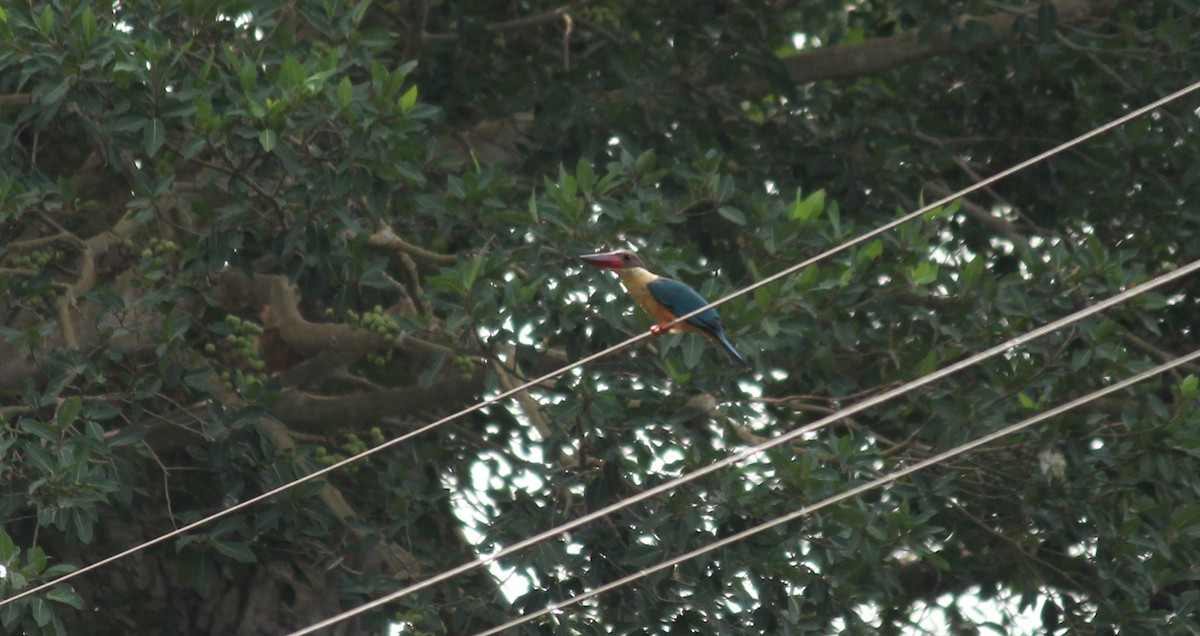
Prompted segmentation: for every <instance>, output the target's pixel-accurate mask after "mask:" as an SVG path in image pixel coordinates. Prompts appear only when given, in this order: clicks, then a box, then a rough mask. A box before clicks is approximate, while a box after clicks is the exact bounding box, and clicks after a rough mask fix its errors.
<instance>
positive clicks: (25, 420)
mask: <svg viewBox="0 0 1200 636" xmlns="http://www.w3.org/2000/svg"><path fill="white" fill-rule="evenodd" d="M17 426H18V427H19V428H20V429H21V430H22V431H25V432H26V433H29V434H30V435H34V436H36V437H38V438H41V439H42V440H44V441H47V442H50V443H51V444H57V443H58V441H59V440H58V433H56V432H54V430H53V429H51V428H50V427H49V426H46V425H45V424H43V423H41V422H39V421H37V420H35V419H33V418H32V417H22V418H21V420H20V422H18V424H17ZM32 450H33V449H27V451H32Z"/></svg>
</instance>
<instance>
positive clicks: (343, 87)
mask: <svg viewBox="0 0 1200 636" xmlns="http://www.w3.org/2000/svg"><path fill="white" fill-rule="evenodd" d="M353 100H354V86H353V85H352V84H351V83H350V78H349V77H343V78H342V81H340V82H338V87H337V101H338V106H341V107H342V108H345V107H347V106H349V105H350V102H352V101H353Z"/></svg>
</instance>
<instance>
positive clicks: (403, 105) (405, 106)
mask: <svg viewBox="0 0 1200 636" xmlns="http://www.w3.org/2000/svg"><path fill="white" fill-rule="evenodd" d="M416 103H417V85H416V84H413V85H412V87H410V88H409V89H408V90H406V91H404V94H403V95H401V96H400V112H402V113H405V114H407V113H408V111H410V110H412V107H413V106H415V105H416Z"/></svg>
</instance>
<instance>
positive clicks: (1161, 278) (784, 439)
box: [290, 259, 1200, 636]
mask: <svg viewBox="0 0 1200 636" xmlns="http://www.w3.org/2000/svg"><path fill="white" fill-rule="evenodd" d="M1196 271H1200V259H1197V260H1195V261H1192V262H1191V263H1188V264H1187V265H1184V266H1182V267H1178V268H1176V269H1174V270H1171V271H1168V272H1165V273H1163V274H1159V275H1158V276H1155V277H1154V278H1151V279H1149V280H1147V281H1144V282H1142V283H1140V284H1137V285H1134V286H1133V287H1130V288H1128V289H1126V290H1125V291H1123V292H1119V293H1117V294H1114V295H1113V296H1110V297H1108V298H1106V299H1104V300H1102V301H1100V302H1097V303H1095V304H1093V305H1088V306H1087V307H1084V308H1083V309H1079V310H1077V311H1075V312H1072V313H1070V314H1068V315H1066V316H1063V317H1061V318H1059V319H1057V320H1053V321H1051V322H1048V323H1046V324H1044V325H1042V326H1041V327H1038V328H1036V329H1033V330H1030V331H1027V332H1025V333H1023V334H1021V335H1019V336H1016V337H1014V338H1010V339H1008V340H1005V341H1004V342H1001V343H1000V344H997V345H994V346H992V347H989V348H988V349H985V350H983V351H981V352H979V353H976V354H973V355H970V356H968V357H966V358H963V359H962V360H960V361H958V362H955V363H953V364H950V365H947V366H945V367H942V368H941V369H938V370H936V371H933V372H930V373H927V374H925V375H923V376H920V377H918V378H916V379H913V380H910V381H908V382H905V383H904V384H901V385H899V386H897V387H894V388H891V389H888V390H886V391H884V392H882V393H879V394H877V395H874V396H872V397H869V398H867V399H864V400H861V401H859V402H857V403H855V404H852V405H850V406H847V407H845V408H842V409H840V410H838V411H835V412H834V413H831V414H829V415H827V416H825V417H823V418H821V419H818V420H816V421H814V422H811V423H809V424H806V425H804V426H801V427H798V428H795V429H793V430H791V431H788V432H787V433H783V434H782V435H778V436H776V437H772V438H770V439H768V440H765V441H763V442H760V443H758V444H755V445H754V446H751V447H749V448H746V449H744V450H742V451H739V452H737V453H734V454H733V455H729V456H727V457H725V458H722V459H719V460H717V461H715V462H713V463H711V464H709V465H707V466H704V467H701V468H698V469H696V470H694V471H692V472H690V473H686V474H684V475H680V476H679V477H675V478H673V479H670V480H668V481H665V482H663V483H661V484H658V485H656V486H652V487H649V488H646V489H644V490H642V491H640V492H638V493H637V494H635V495H631V496H629V497H626V498H624V499H620V500H618V501H615V502H613V503H611V504H608V505H606V506H604V507H602V508H599V509H597V510H594V511H592V512H589V513H587V514H584V515H581V516H579V517H577V518H575V519H572V520H570V521H567V522H564V523H562V524H559V525H557V526H554V527H553V528H550V529H548V530H544V531H542V532H539V533H537V534H534V535H531V536H528V537H526V538H524V539H521V540H519V541H517V542H515V543H513V544H511V545H509V546H508V547H505V548H503V549H501V550H498V551H496V552H494V553H492V554H490V555H486V556H482V557H479V558H477V559H475V560H473V561H468V562H466V563H463V564H460V565H458V566H455V567H453V568H450V569H448V570H444V571H442V572H440V573H438V574H436V575H433V576H430V577H428V578H426V579H423V580H421V581H418V582H417V583H414V584H412V585H408V586H406V587H404V588H401V589H400V590H397V591H395V592H392V593H390V594H387V595H384V596H381V597H379V598H377V599H375V600H373V601H369V602H367V603H364V604H362V605H359V606H357V607H354V608H351V609H349V610H346V611H344V612H341V613H339V614H337V615H335V616H332V617H330V618H327V619H325V620H323V621H321V622H318V623H315V624H313V625H311V626H309V627H307V628H305V629H302V630H299V631H296V632H292V634H291V635H290V636H300V635H301V634H310V633H312V632H314V631H316V630H318V629H323V628H325V627H329V626H331V625H334V624H337V623H339V622H341V621H343V620H345V619H347V618H350V617H353V616H357V615H358V614H362V613H364V612H367V611H370V610H372V609H375V608H377V607H380V606H382V605H386V604H387V603H390V602H392V601H395V600H397V599H400V598H403V597H405V596H408V595H409V594H413V593H415V592H418V591H420V590H423V589H425V588H428V587H432V586H433V585H436V584H438V583H441V582H443V581H446V580H448V579H451V578H453V577H455V576H458V575H459V574H463V573H464V572H468V571H471V570H474V569H477V568H480V567H483V566H485V565H488V564H490V563H493V562H495V561H498V560H500V559H503V558H505V557H508V556H511V555H513V554H515V553H517V552H519V551H521V550H524V549H525V548H528V547H530V546H533V545H537V544H538V543H541V542H543V541H546V540H548V539H551V538H553V537H555V536H557V535H560V534H562V533H564V532H569V531H571V530H573V529H575V528H578V527H579V526H582V525H584V524H587V523H590V522H592V521H595V520H597V519H600V518H602V517H605V516H608V515H610V514H612V513H614V512H616V511H618V510H623V509H625V508H628V507H630V506H632V505H634V504H637V503H640V502H642V501H645V500H647V499H650V498H652V497H656V496H658V495H660V494H662V493H665V492H667V491H669V490H673V489H674V488H677V487H679V486H681V485H683V484H685V483H688V482H691V481H694V480H696V479H699V478H701V477H704V476H705V475H709V474H711V473H714V472H716V471H718V470H721V469H723V468H727V467H729V466H732V465H733V464H736V463H738V462H740V461H742V460H744V459H747V458H749V457H752V456H754V455H757V454H759V453H763V452H765V451H768V450H770V449H772V448H776V447H778V446H781V445H783V444H786V443H788V442H791V441H792V440H795V439H797V438H799V437H801V436H803V435H806V434H808V433H812V432H814V431H817V430H819V429H821V428H824V427H826V426H828V425H830V424H832V423H834V422H836V421H838V420H842V419H845V418H847V417H850V416H853V415H856V414H858V413H861V412H862V411H866V410H868V409H870V408H873V407H875V406H878V405H879V404H882V403H884V402H887V401H889V400H892V399H895V398H897V397H899V396H901V395H904V394H906V393H909V392H911V391H914V390H916V389H919V388H921V387H923V386H925V385H928V384H932V383H933V382H936V381H938V380H941V379H942V378H945V377H947V376H950V375H953V374H955V373H958V372H959V371H962V370H963V369H966V368H968V367H971V366H974V365H976V364H979V363H980V362H983V361H984V360H987V359H989V358H992V357H995V356H997V355H999V354H1001V353H1004V352H1007V351H1010V350H1012V349H1015V348H1017V347H1020V346H1021V345H1024V344H1026V343H1028V342H1031V341H1033V340H1036V339H1037V338H1040V337H1042V336H1045V335H1047V334H1049V333H1053V332H1055V331H1058V330H1059V329H1062V328H1063V327H1066V326H1069V325H1072V324H1074V323H1076V322H1079V321H1081V320H1083V319H1085V318H1088V317H1090V316H1093V315H1095V314H1097V313H1099V312H1101V311H1104V310H1106V309H1109V308H1111V307H1114V306H1116V305H1119V304H1121V303H1123V302H1125V301H1127V300H1129V299H1131V298H1134V297H1136V296H1138V295H1140V294H1144V293H1146V292H1148V291H1151V290H1153V289H1156V288H1158V287H1161V286H1163V285H1166V284H1168V283H1170V282H1173V281H1176V280H1178V279H1180V278H1183V277H1184V276H1187V275H1189V274H1192V273H1195V272H1196Z"/></svg>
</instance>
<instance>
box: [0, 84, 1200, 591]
mask: <svg viewBox="0 0 1200 636" xmlns="http://www.w3.org/2000/svg"><path fill="white" fill-rule="evenodd" d="M1198 89H1200V82H1196V83H1194V84H1191V85H1189V86H1187V87H1185V88H1182V89H1180V90H1178V91H1175V92H1174V93H1171V94H1169V95H1167V96H1165V97H1161V98H1159V99H1157V100H1154V101H1153V102H1150V103H1149V104H1146V105H1145V106H1142V107H1141V108H1138V109H1136V110H1133V111H1130V112H1129V113H1126V114H1124V115H1122V116H1120V117H1118V118H1116V119H1114V120H1112V121H1110V122H1108V123H1106V124H1103V125H1101V126H1099V127H1097V128H1093V129H1092V130H1090V131H1088V132H1086V133H1083V134H1082V135H1079V136H1077V137H1075V138H1073V139H1070V140H1068V141H1066V142H1063V143H1061V144H1059V145H1057V146H1054V147H1053V148H1051V149H1049V150H1046V151H1044V152H1042V153H1040V154H1038V155H1035V156H1034V157H1031V158H1029V159H1026V160H1025V161H1022V162H1020V163H1018V164H1016V165H1015V166H1012V167H1010V168H1008V169H1006V170H1003V171H1001V172H998V173H996V174H994V175H992V176H990V177H987V178H985V179H983V180H982V181H978V182H976V183H974V184H972V185H970V186H967V187H966V188H963V189H961V190H959V191H958V192H956V193H953V194H950V195H947V196H945V197H942V198H941V199H938V200H937V201H934V202H933V203H930V204H928V205H925V206H923V207H921V208H919V209H917V210H915V211H914V212H911V213H909V214H907V215H905V216H903V217H900V218H898V219H895V220H893V221H891V222H889V223H887V224H884V225H882V226H879V227H878V228H876V229H874V230H871V231H869V232H866V233H864V234H860V235H859V236H857V237H855V238H853V239H850V240H849V241H846V242H844V243H842V244H841V245H838V246H836V247H833V248H830V249H828V250H826V251H824V252H821V253H820V254H818V255H816V256H813V257H811V258H808V259H805V260H804V261H801V262H800V263H798V264H796V265H793V266H791V267H788V268H786V269H784V270H782V271H780V272H776V273H775V274H772V275H771V276H768V277H767V278H765V279H763V280H761V281H757V282H755V283H752V284H750V285H747V286H746V287H743V288H741V289H739V290H736V291H734V292H732V293H730V294H727V295H725V296H723V297H721V298H719V299H717V300H715V301H713V302H711V303H708V304H707V305H705V306H703V307H700V308H699V309H697V310H695V311H693V312H691V313H688V314H685V315H683V316H680V317H678V318H676V319H675V320H674V321H672V322H671V323H670V324H671V325H673V324H675V323H678V322H681V321H684V320H687V319H689V318H692V317H694V316H696V315H698V314H700V313H703V312H704V311H707V310H708V309H711V308H714V307H717V306H719V305H722V304H724V303H726V302H729V301H730V300H732V299H734V298H737V297H739V296H742V295H745V294H748V293H750V292H752V291H754V290H756V289H758V288H760V287H762V286H764V285H768V284H770V283H773V282H775V281H777V280H779V279H781V278H783V277H784V276H788V275H791V274H793V273H795V272H797V271H799V270H801V269H803V268H805V267H808V266H810V265H812V264H814V263H817V262H819V261H821V260H824V259H826V258H829V257H831V256H833V255H835V254H838V253H840V252H843V251H845V250H848V249H850V248H851V247H854V246H856V245H859V244H861V243H864V242H866V241H868V240H870V239H872V238H874V237H876V236H879V235H880V234H883V233H884V232H887V231H890V230H892V229H894V228H895V227H898V226H899V225H902V224H904V223H907V222H908V221H911V220H913V219H916V218H918V217H920V216H921V215H923V214H925V213H927V212H929V211H931V210H933V209H936V208H938V207H940V206H942V205H946V204H948V203H950V202H951V201H954V200H955V199H958V198H961V197H964V196H966V195H968V194H970V193H972V192H975V191H977V190H980V189H982V188H985V187H987V186H989V185H991V184H993V183H995V182H997V181H1000V180H1001V179H1004V178H1007V177H1009V176H1011V175H1013V174H1015V173H1017V172H1020V171H1021V170H1024V169H1025V168H1028V167H1029V166H1032V165H1034V164H1036V163H1038V162H1041V161H1044V160H1046V159H1048V158H1050V157H1053V156H1054V155H1057V154H1059V153H1061V152H1064V151H1066V150H1068V149H1070V148H1073V147H1075V146H1077V145H1079V144H1082V143H1084V142H1085V141H1088V140H1090V139H1092V138H1093V137H1096V136H1098V135H1101V134H1103V133H1105V132H1108V131H1109V130H1112V129H1113V128H1116V127H1118V126H1121V125H1124V124H1125V123H1128V122H1129V121H1131V120H1133V119H1136V118H1138V117H1141V116H1143V115H1145V114H1146V113H1149V112H1151V111H1153V110H1155V109H1157V108H1159V107H1161V106H1163V105H1165V104H1168V103H1170V102H1172V101H1175V100H1176V99H1179V98H1180V97H1183V96H1184V95H1187V94H1189V93H1192V92H1195V91H1196V90H1198ZM651 336H652V334H651V333H650V332H642V333H639V334H636V335H634V336H632V337H630V338H627V339H626V340H624V341H622V342H619V343H617V344H615V345H612V346H610V347H608V348H607V349H604V350H602V351H600V352H598V353H594V354H591V355H589V356H585V357H584V358H581V359H579V360H576V361H575V362H571V363H569V364H566V365H564V366H562V367H560V368H559V369H557V370H555V371H552V372H550V373H546V374H544V375H542V376H540V377H538V378H535V379H533V380H530V381H527V382H525V383H523V384H520V385H517V386H515V387H513V388H511V389H508V390H506V391H502V392H501V393H499V394H497V395H496V396H494V397H491V398H488V399H486V400H482V401H480V402H477V403H475V404H473V405H471V406H469V407H466V408H464V409H461V410H459V411H457V412H455V413H453V414H451V415H448V416H446V417H443V418H441V419H439V420H436V421H434V422H431V423H429V424H426V425H425V426H422V427H420V428H418V429H415V430H412V431H409V432H408V433H405V434H404V435H401V436H399V437H396V438H394V439H391V440H388V441H386V442H384V443H383V444H380V445H378V446H375V447H373V448H368V449H367V450H365V451H362V452H361V453H358V454H355V455H351V456H350V457H347V458H345V459H343V460H341V461H338V462H335V463H333V464H330V465H329V466H326V467H324V468H320V469H318V470H315V471H313V472H312V473H309V474H308V475H305V476H303V477H298V478H296V479H293V480H292V481H289V482H287V483H284V484H282V485H280V486H277V487H275V488H272V489H270V490H267V491H265V492H263V493H262V494H259V495H256V496H254V497H251V498H250V499H247V500H245V501H242V502H239V503H237V504H234V505H232V506H230V507H228V508H226V509H224V510H221V511H218V512H216V513H213V514H211V515H209V516H207V517H203V518H201V519H198V520H196V521H193V522H192V523H189V524H187V525H184V526H182V527H180V528H177V529H175V530H172V531H170V532H167V533H164V534H162V535H159V536H158V537H155V538H153V539H150V540H148V541H145V542H142V543H140V544H137V545H135V546H133V547H131V548H128V549H126V550H123V551H121V552H118V553H116V554H114V555H111V556H109V557H106V558H104V559H101V560H99V561H96V562H95V563H92V564H89V565H86V566H83V567H81V568H79V569H78V570H75V571H74V572H69V573H67V574H63V575H61V576H59V577H57V578H53V579H50V580H49V581H46V582H44V583H41V584H38V585H36V586H34V587H31V588H29V589H27V590H23V591H21V592H18V593H16V594H14V595H13V596H10V597H8V598H4V599H0V607H3V606H5V605H7V604H9V603H11V602H13V601H17V600H19V599H22V598H25V597H27V596H30V595H33V594H36V593H38V592H41V591H43V590H46V589H48V588H50V587H52V586H54V585H56V584H58V583H63V582H66V581H68V580H70V579H73V578H75V577H77V576H82V575H83V574H86V573H88V572H91V571H93V570H96V569H98V568H101V567H104V566H105V565H108V564H110V563H113V562H115V561H119V560H120V559H123V558H125V557H127V556H130V555H132V554H135V553H137V552H140V551H142V550H145V549H147V548H150V547H153V546H155V545H158V544H160V543H163V542H165V541H168V540H170V539H173V538H175V537H179V536H182V535H184V534H186V533H188V532H191V531H193V530H195V529H197V528H200V527H201V526H204V525H207V524H209V523H212V522H213V521H217V520H218V519H223V518H225V517H227V516H229V515H232V514H233V513H235V512H240V511H242V510H245V509H246V508H249V507H250V506H253V505H255V504H257V503H259V502H261V501H264V500H266V499H270V498H271V497H274V496H275V495H278V494H280V493H282V492H284V491H286V490H288V489H290V488H293V487H295V486H298V485H300V484H302V483H305V482H308V481H311V480H313V479H316V478H318V477H322V476H324V475H328V474H329V473H331V472H333V471H335V470H338V469H340V468H343V467H345V466H348V465H350V464H352V463H354V462H357V461H359V460H362V459H365V458H367V457H370V456H371V455H374V454H375V453H378V452H381V451H383V450H386V449H388V448H391V447H393V446H396V445H398V444H401V443H403V442H405V441H407V440H409V439H412V438H413V437H416V436H418V435H421V434H424V433H426V432H428V431H431V430H433V429H435V428H438V427H440V426H442V425H443V424H446V423H449V422H452V421H454V420H457V419H459V418H461V417H463V416H466V415H469V414H471V413H474V412H476V411H479V410H482V409H484V408H487V407H488V406H491V405H493V404H497V403H499V402H502V401H504V400H507V399H508V398H509V397H511V396H513V395H516V394H517V393H520V392H521V391H525V390H527V389H529V388H532V387H535V386H537V385H539V384H541V383H543V382H546V381H549V380H552V379H554V378H556V377H558V376H560V375H562V374H564V373H566V372H568V371H571V370H572V369H576V368H578V367H581V366H583V365H585V364H588V363H590V362H593V361H595V360H598V359H600V358H603V357H605V356H608V355H610V354H612V353H616V352H617V351H619V350H621V349H623V348H625V347H628V346H631V345H633V344H636V343H638V342H641V341H642V340H645V339H647V338H649V337H651Z"/></svg>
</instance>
